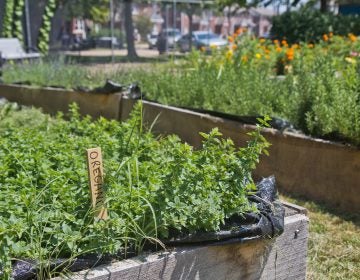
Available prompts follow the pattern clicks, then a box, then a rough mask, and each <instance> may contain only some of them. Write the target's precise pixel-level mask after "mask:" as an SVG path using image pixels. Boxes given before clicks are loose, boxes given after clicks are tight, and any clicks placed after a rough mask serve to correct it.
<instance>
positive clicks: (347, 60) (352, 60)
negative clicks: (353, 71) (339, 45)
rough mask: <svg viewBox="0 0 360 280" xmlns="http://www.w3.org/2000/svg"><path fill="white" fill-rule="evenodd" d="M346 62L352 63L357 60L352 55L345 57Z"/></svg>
mask: <svg viewBox="0 0 360 280" xmlns="http://www.w3.org/2000/svg"><path fill="white" fill-rule="evenodd" d="M345 60H346V62H349V63H351V64H356V60H355V59H354V58H351V57H345Z"/></svg>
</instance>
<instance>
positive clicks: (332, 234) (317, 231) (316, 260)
mask: <svg viewBox="0 0 360 280" xmlns="http://www.w3.org/2000/svg"><path fill="white" fill-rule="evenodd" d="M281 199H283V200H286V201H289V202H291V203H295V204H297V205H300V206H303V207H305V208H307V209H308V211H309V213H308V215H309V218H310V237H309V244H308V250H309V251H308V258H307V279H311V280H318V279H347V280H348V279H354V280H355V279H360V215H359V214H353V215H351V214H343V213H341V212H340V211H339V210H336V209H330V208H328V207H325V206H323V205H322V204H319V203H315V202H310V201H309V200H304V199H301V198H297V197H296V198H295V197H293V196H291V195H289V194H286V195H281Z"/></svg>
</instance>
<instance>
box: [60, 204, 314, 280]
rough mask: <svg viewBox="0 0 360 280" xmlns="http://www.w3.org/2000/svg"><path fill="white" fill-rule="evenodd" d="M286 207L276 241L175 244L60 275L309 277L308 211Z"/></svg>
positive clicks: (117, 278)
mask: <svg viewBox="0 0 360 280" xmlns="http://www.w3.org/2000/svg"><path fill="white" fill-rule="evenodd" d="M284 206H285V211H286V212H285V230H284V233H283V234H282V235H281V236H279V237H278V238H276V240H260V241H259V240H257V241H249V242H246V243H237V244H229V245H213V246H204V245H203V246H201V245H199V246H193V247H189V246H187V247H177V248H172V249H171V248H169V249H168V250H167V251H163V252H160V253H155V254H145V255H141V256H139V257H136V258H131V259H128V260H124V261H120V262H114V263H112V264H110V265H101V266H98V267H95V268H93V269H90V270H85V271H81V272H78V273H75V274H70V275H68V276H63V277H58V278H55V279H54V280H60V279H73V280H80V279H88V280H95V279H96V280H105V279H106V280H135V279H136V280H150V279H151V280H156V279H164V280H165V279H173V280H177V279H200V280H202V279H217V280H222V279H227V280H230V279H234V280H235V279H249V280H250V279H254V280H255V279H263V280H272V279H274V280H280V279H284V280H285V279H292V280H296V279H299V280H300V279H305V275H306V254H307V249H306V248H307V239H308V218H307V217H306V210H305V209H304V208H302V207H299V206H296V205H293V204H287V203H285V204H284Z"/></svg>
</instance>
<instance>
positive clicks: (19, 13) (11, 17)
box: [2, 0, 25, 42]
mask: <svg viewBox="0 0 360 280" xmlns="http://www.w3.org/2000/svg"><path fill="white" fill-rule="evenodd" d="M5 2H6V3H5V14H4V21H3V30H2V36H3V37H6V38H14V37H15V38H18V39H19V40H20V42H23V41H24V36H23V28H22V18H23V10H24V6H25V0H8V1H5Z"/></svg>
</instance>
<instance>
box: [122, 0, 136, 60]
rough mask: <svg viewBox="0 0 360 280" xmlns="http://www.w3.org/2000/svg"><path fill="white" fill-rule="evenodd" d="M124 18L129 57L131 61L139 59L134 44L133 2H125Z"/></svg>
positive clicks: (130, 0) (125, 0)
mask: <svg viewBox="0 0 360 280" xmlns="http://www.w3.org/2000/svg"><path fill="white" fill-rule="evenodd" d="M124 18H125V32H126V45H127V52H128V53H127V56H128V57H129V58H130V59H134V58H136V57H137V53H136V50H135V43H134V25H133V20H132V0H124Z"/></svg>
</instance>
